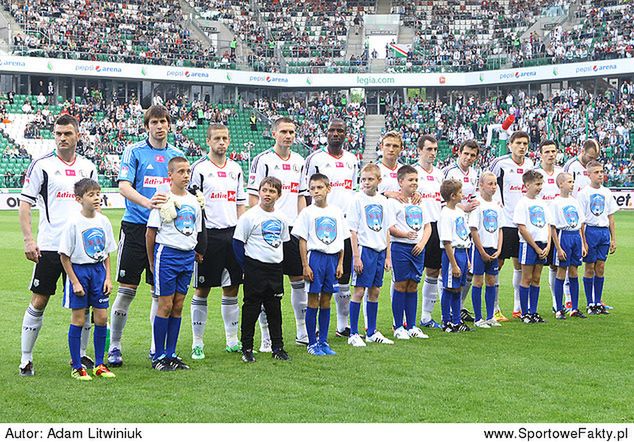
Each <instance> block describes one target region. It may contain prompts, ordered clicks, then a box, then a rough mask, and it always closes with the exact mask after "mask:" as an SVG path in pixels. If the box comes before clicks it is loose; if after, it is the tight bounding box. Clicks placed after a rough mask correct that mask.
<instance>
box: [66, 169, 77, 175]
mask: <svg viewBox="0 0 634 442" xmlns="http://www.w3.org/2000/svg"><path fill="white" fill-rule="evenodd" d="M66 176H77V172H75V171H74V170H73V169H66Z"/></svg>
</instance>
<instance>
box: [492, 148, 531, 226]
mask: <svg viewBox="0 0 634 442" xmlns="http://www.w3.org/2000/svg"><path fill="white" fill-rule="evenodd" d="M534 168H535V165H534V164H533V160H531V159H530V158H528V157H526V158H524V162H523V163H522V164H517V163H516V162H515V161H513V158H512V157H511V154H508V155H503V156H501V157H498V158H496V159H495V160H494V161H493V162H492V163H491V172H493V173H494V174H495V176H496V177H497V178H498V190H497V192H496V194H495V199H497V200H498V201H500V202H501V203H502V206H504V224H503V225H502V227H515V224H514V223H513V214H514V213H515V206H516V205H517V203H518V201H519V200H520V199H521V198H522V195H523V193H524V191H525V189H524V182H523V181H522V175H524V173H525V172H527V171H529V170H532V169H534Z"/></svg>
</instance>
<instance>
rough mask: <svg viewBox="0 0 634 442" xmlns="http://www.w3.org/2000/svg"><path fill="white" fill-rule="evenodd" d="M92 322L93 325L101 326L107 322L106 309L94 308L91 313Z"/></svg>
mask: <svg viewBox="0 0 634 442" xmlns="http://www.w3.org/2000/svg"><path fill="white" fill-rule="evenodd" d="M92 316H93V321H94V323H95V325H99V326H103V325H106V323H107V322H108V309H105V308H96V309H93V311H92Z"/></svg>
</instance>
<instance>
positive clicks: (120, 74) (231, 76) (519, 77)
mask: <svg viewBox="0 0 634 442" xmlns="http://www.w3.org/2000/svg"><path fill="white" fill-rule="evenodd" d="M0 72H3V73H6V72H14V73H33V74H44V75H72V76H87V77H104V78H126V79H133V80H154V81H165V80H173V81H180V82H190V83H196V84H201V83H214V84H231V85H242V86H261V87H276V88H320V87H332V86H333V85H336V86H339V87H363V88H385V87H421V86H427V87H430V86H437V87H460V86H474V85H494V84H500V83H520V82H527V81H545V80H546V81H547V80H553V79H559V80H563V79H570V78H581V77H602V76H608V75H619V74H631V73H632V72H634V59H627V58H626V59H618V60H604V61H596V62H583V63H570V64H560V65H548V66H538V67H533V68H518V69H501V70H494V71H482V72H457V73H421V74H389V73H381V74H277V73H263V72H247V71H230V70H223V69H201V68H180V67H172V66H155V65H140V64H125V63H101V62H93V61H81V60H59V59H51V58H32V57H14V56H6V57H3V58H1V59H0Z"/></svg>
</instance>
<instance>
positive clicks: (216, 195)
mask: <svg viewBox="0 0 634 442" xmlns="http://www.w3.org/2000/svg"><path fill="white" fill-rule="evenodd" d="M189 186H190V187H194V186H196V187H198V189H199V190H200V191H201V192H202V193H203V195H204V196H205V226H206V227H207V228H208V229H226V228H227V227H234V226H235V225H236V224H237V223H238V214H237V211H236V209H237V206H244V205H246V202H247V197H246V193H245V192H244V179H243V177H242V168H241V167H240V165H239V164H238V163H236V162H235V161H232V160H230V159H227V162H226V163H225V165H224V167H219V166H217V165H216V164H214V163H213V162H212V161H211V160H210V159H209V157H205V158H201V159H199V160H198V161H196V162H195V163H194V164H192V176H191V181H190V183H189Z"/></svg>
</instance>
